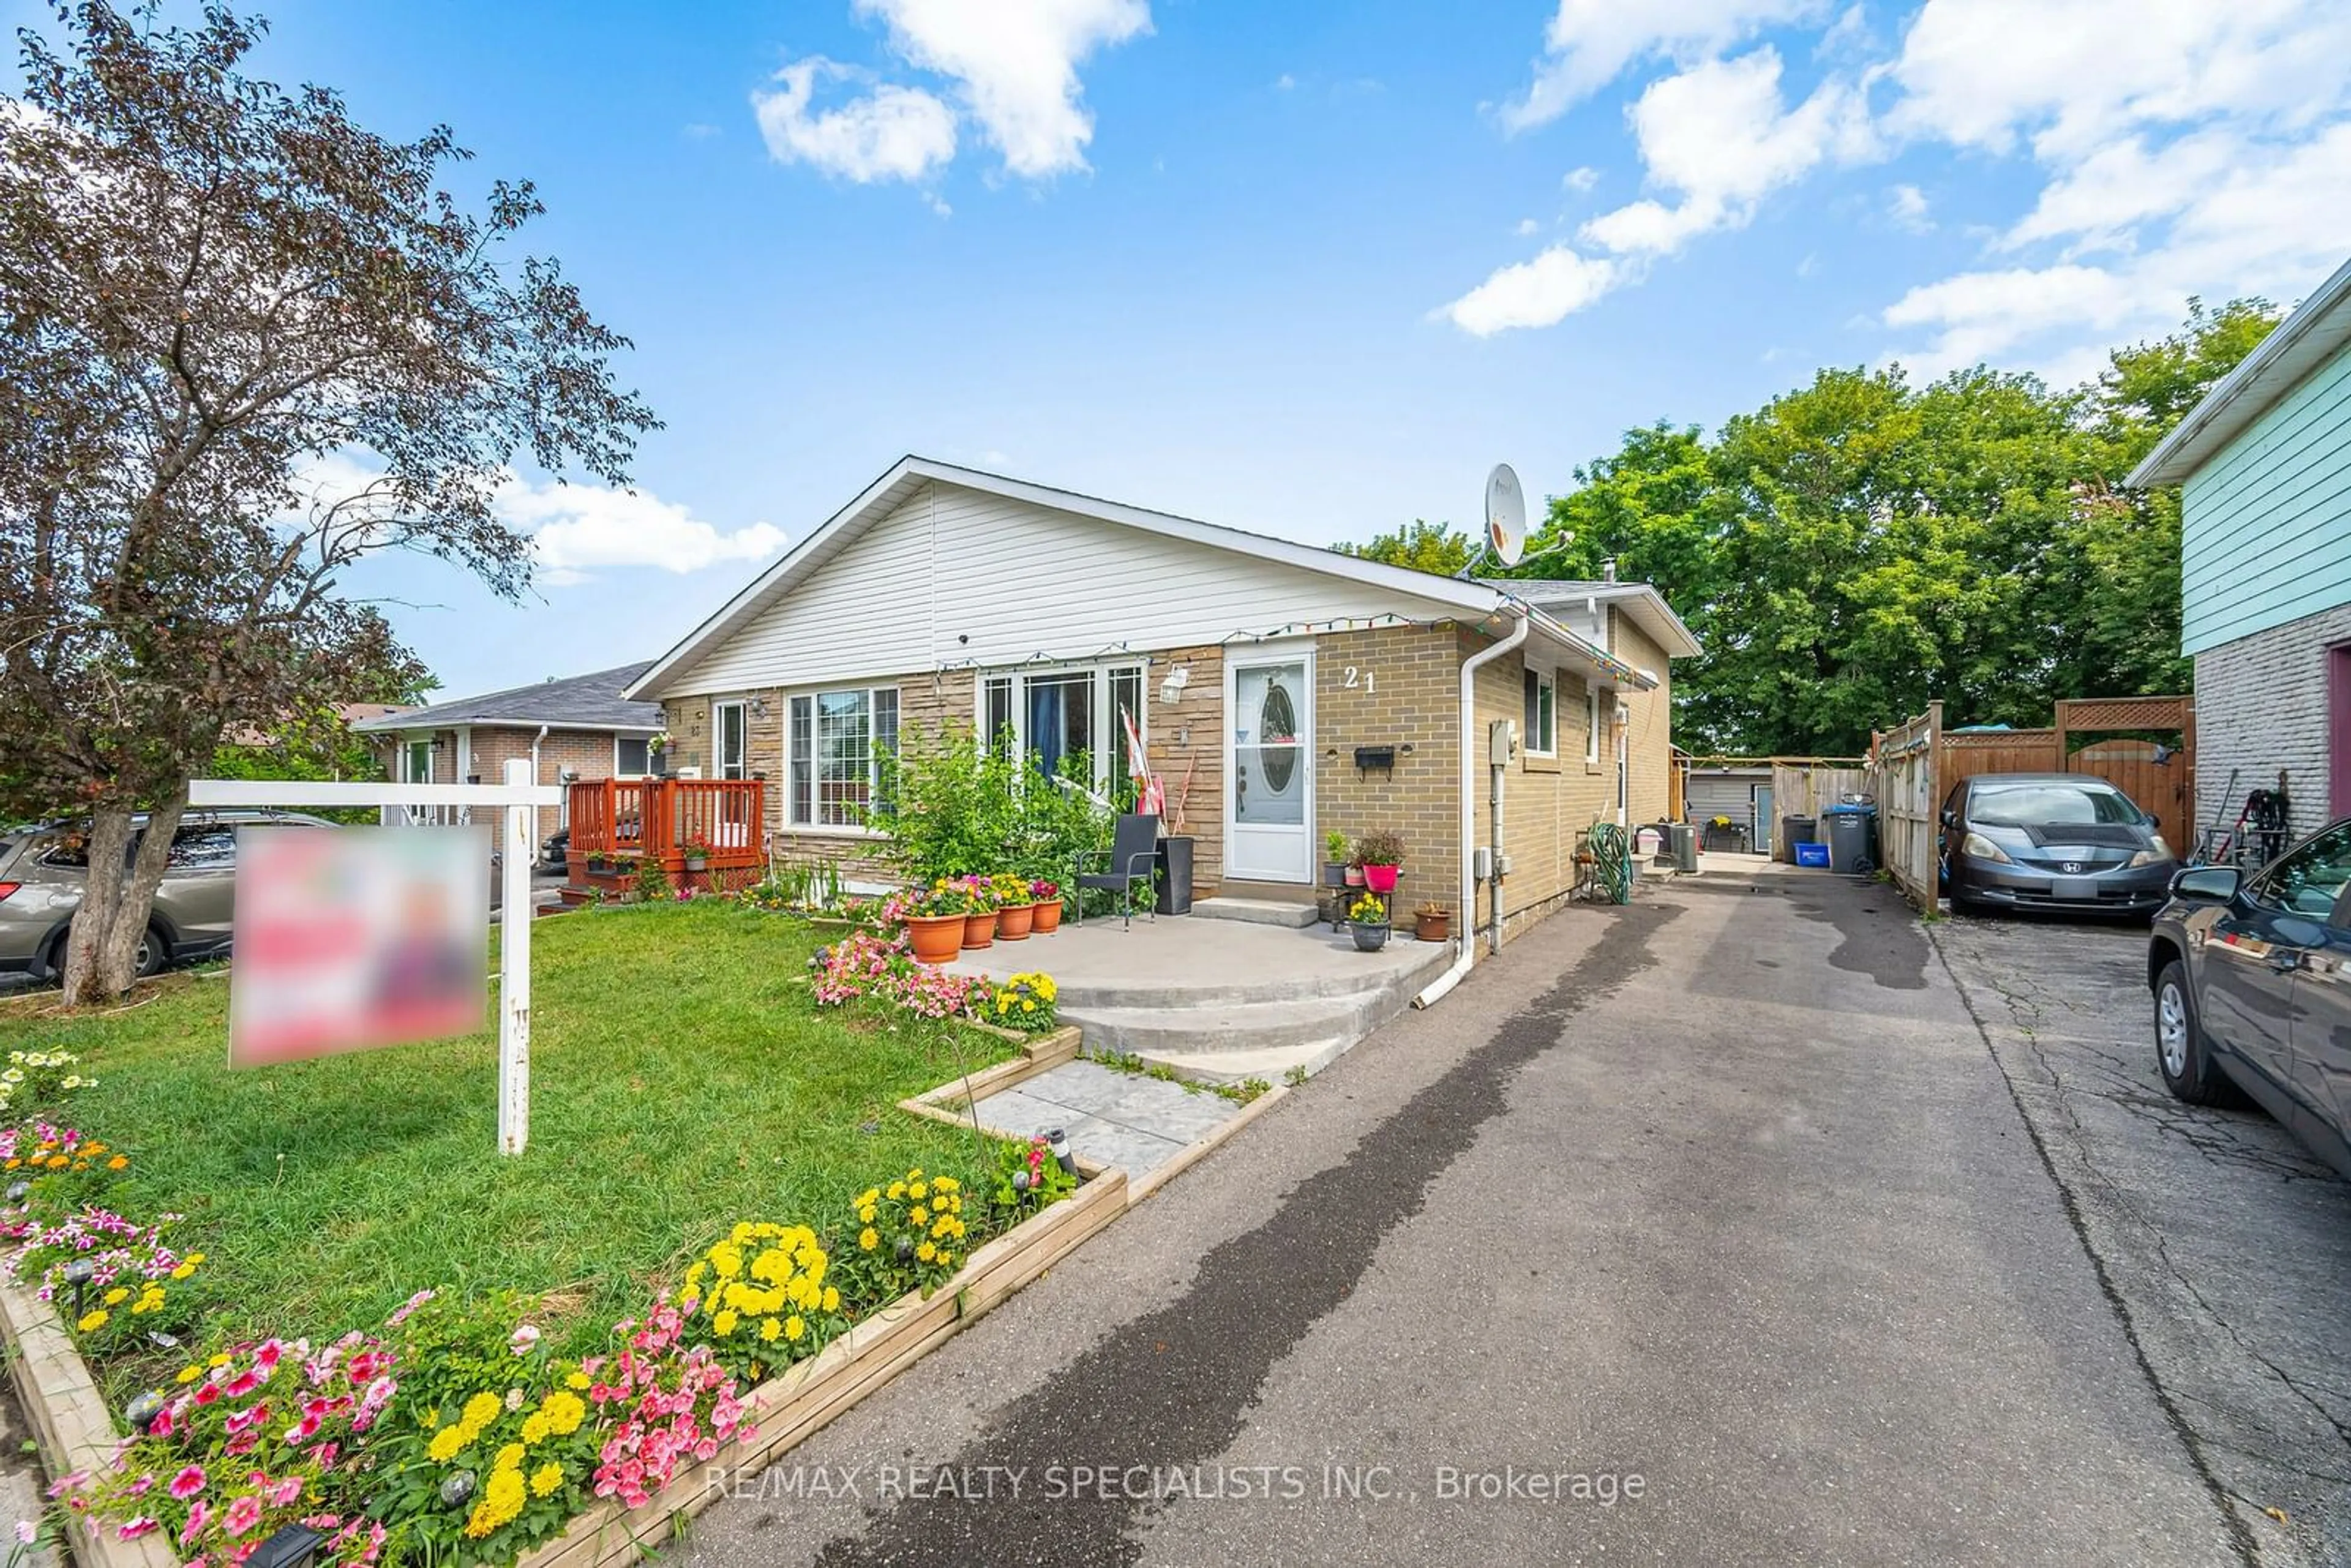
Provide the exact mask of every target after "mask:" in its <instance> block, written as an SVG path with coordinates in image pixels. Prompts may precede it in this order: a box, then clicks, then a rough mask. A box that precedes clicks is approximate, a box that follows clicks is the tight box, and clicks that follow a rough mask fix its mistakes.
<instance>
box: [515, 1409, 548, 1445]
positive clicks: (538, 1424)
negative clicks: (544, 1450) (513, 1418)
mask: <svg viewBox="0 0 2351 1568" xmlns="http://www.w3.org/2000/svg"><path fill="white" fill-rule="evenodd" d="M551 1429H552V1428H551V1427H550V1426H549V1422H548V1419H547V1412H546V1411H544V1410H534V1411H532V1412H531V1413H530V1414H529V1415H528V1416H524V1417H523V1418H522V1440H523V1446H524V1447H526V1448H536V1447H538V1445H539V1444H541V1443H544V1442H546V1441H547V1435H548V1433H549V1431H550V1430H551Z"/></svg>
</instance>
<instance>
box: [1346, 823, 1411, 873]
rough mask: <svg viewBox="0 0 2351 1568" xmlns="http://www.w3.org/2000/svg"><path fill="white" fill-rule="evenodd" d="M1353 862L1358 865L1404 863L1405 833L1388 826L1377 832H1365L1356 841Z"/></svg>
mask: <svg viewBox="0 0 2351 1568" xmlns="http://www.w3.org/2000/svg"><path fill="white" fill-rule="evenodd" d="M1353 864H1356V865H1402V864H1404V835H1403V834H1401V833H1398V832H1396V831H1394V830H1392V829H1386V828H1383V829H1382V830H1380V831H1378V832H1375V833H1365V834H1364V836H1363V837H1362V838H1360V839H1357V840H1356V841H1355V852H1354V855H1353Z"/></svg>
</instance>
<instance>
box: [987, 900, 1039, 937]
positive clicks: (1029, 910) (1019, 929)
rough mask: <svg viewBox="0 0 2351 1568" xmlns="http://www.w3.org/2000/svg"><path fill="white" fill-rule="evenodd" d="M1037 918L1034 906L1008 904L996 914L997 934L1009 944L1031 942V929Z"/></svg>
mask: <svg viewBox="0 0 2351 1568" xmlns="http://www.w3.org/2000/svg"><path fill="white" fill-rule="evenodd" d="M1036 918H1037V906H1036V905H1035V904H1006V905H1005V906H1004V907H1003V908H1001V909H999V910H998V911H997V912H996V934H997V935H998V936H1001V937H1003V938H1004V939H1005V940H1006V941H1007V942H1026V941H1028V940H1029V925H1031V924H1032V923H1034V922H1035V920H1036Z"/></svg>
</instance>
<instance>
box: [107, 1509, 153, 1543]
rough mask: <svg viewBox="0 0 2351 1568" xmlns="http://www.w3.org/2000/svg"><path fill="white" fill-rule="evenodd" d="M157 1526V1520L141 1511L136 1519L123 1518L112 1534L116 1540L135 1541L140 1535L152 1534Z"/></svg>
mask: <svg viewBox="0 0 2351 1568" xmlns="http://www.w3.org/2000/svg"><path fill="white" fill-rule="evenodd" d="M158 1528H160V1521H156V1520H153V1519H150V1518H149V1517H148V1516H147V1515H145V1514H143V1513H142V1514H141V1515H140V1516H139V1517H138V1518H136V1519H129V1520H125V1521H122V1523H120V1524H119V1525H117V1526H116V1527H115V1531H114V1534H115V1537H116V1539H117V1540H120V1541H136V1540H138V1539H139V1538H140V1537H141V1536H142V1535H152V1534H153V1533H154V1532H155V1531H156V1530H157V1529H158Z"/></svg>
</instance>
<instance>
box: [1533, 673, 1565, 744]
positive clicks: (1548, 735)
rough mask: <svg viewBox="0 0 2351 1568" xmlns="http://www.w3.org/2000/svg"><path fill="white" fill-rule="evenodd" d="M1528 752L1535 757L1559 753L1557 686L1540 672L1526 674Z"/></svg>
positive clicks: (1550, 678) (1549, 677)
mask: <svg viewBox="0 0 2351 1568" xmlns="http://www.w3.org/2000/svg"><path fill="white" fill-rule="evenodd" d="M1526 674H1527V680H1526V686H1527V701H1526V733H1527V749H1528V750H1529V751H1531V752H1533V753H1534V754H1535V755H1536V756H1537V757H1555V756H1557V755H1558V754H1559V686H1558V684H1557V683H1556V682H1555V681H1554V680H1553V679H1552V677H1551V676H1549V675H1547V674H1542V673H1541V671H1539V670H1529V671H1528V672H1527V673H1526Z"/></svg>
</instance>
